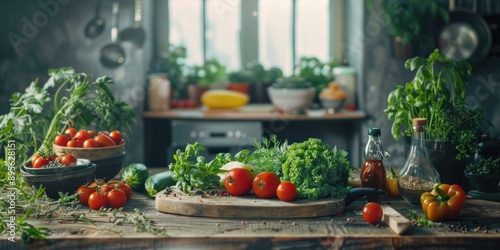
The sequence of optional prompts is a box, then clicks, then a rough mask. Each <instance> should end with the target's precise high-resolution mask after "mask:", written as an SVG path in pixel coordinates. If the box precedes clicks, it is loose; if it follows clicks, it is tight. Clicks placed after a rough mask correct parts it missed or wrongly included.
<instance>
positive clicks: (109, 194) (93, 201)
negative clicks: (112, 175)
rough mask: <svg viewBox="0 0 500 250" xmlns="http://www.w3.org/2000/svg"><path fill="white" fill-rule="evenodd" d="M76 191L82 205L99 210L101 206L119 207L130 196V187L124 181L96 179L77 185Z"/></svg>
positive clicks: (123, 204)
mask: <svg viewBox="0 0 500 250" xmlns="http://www.w3.org/2000/svg"><path fill="white" fill-rule="evenodd" d="M76 193H77V194H78V195H79V201H80V204H82V205H88V206H89V207H90V208H91V209H94V210H99V209H101V208H103V207H111V208H120V207H123V206H125V204H126V203H127V201H128V200H129V199H130V198H132V188H131V187H130V186H129V185H128V184H127V183H125V182H122V181H117V180H111V181H108V182H105V181H103V180H96V181H93V182H91V183H89V184H87V185H82V186H80V187H78V189H77V190H76Z"/></svg>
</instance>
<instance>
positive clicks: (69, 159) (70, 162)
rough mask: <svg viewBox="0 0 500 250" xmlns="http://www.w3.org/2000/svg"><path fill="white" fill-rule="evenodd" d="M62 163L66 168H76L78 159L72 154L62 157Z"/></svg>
mask: <svg viewBox="0 0 500 250" xmlns="http://www.w3.org/2000/svg"><path fill="white" fill-rule="evenodd" d="M61 163H62V164H63V165H64V166H74V165H76V157H75V155H73V154H72V153H69V154H67V155H65V156H63V157H61Z"/></svg>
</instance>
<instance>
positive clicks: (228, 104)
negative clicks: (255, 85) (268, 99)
mask: <svg viewBox="0 0 500 250" xmlns="http://www.w3.org/2000/svg"><path fill="white" fill-rule="evenodd" d="M248 101H249V97H248V95H247V94H244V93H241V92H238V91H232V90H225V89H211V90H207V91H205V92H204V93H203V94H202V95H201V103H202V104H203V105H205V106H207V107H208V108H209V109H234V108H238V107H241V106H245V105H247V104H248Z"/></svg>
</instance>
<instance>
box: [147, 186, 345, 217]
mask: <svg viewBox="0 0 500 250" xmlns="http://www.w3.org/2000/svg"><path fill="white" fill-rule="evenodd" d="M155 207H156V209H157V210H158V211H160V212H164V213H170V214H179V215H188V216H200V217H211V218H308V217H320V216H330V215H335V214H339V213H342V212H344V210H345V202H344V199H321V200H317V201H309V200H298V201H293V202H284V201H281V200H279V199H278V198H273V199H261V198H258V197H256V196H255V195H253V194H248V195H245V196H240V197H237V196H220V195H209V194H207V195H206V196H203V197H202V196H201V195H188V194H184V193H182V192H180V191H178V190H174V191H172V193H169V194H167V193H165V192H160V193H158V194H157V195H156V198H155Z"/></svg>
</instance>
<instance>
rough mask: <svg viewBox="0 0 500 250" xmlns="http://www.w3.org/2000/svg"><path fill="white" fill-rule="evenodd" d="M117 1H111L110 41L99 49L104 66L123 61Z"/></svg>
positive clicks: (118, 64) (114, 65) (114, 64)
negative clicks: (119, 37) (119, 38)
mask: <svg viewBox="0 0 500 250" xmlns="http://www.w3.org/2000/svg"><path fill="white" fill-rule="evenodd" d="M118 11H119V5H118V1H115V2H114V3H113V16H112V23H113V27H112V28H111V43H109V44H107V45H106V46H104V47H103V48H102V49H101V54H100V60H101V63H102V65H104V67H106V68H116V67H118V66H120V65H122V64H123V63H124V62H125V51H124V50H123V48H122V46H121V45H120V42H119V41H117V38H118Z"/></svg>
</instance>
